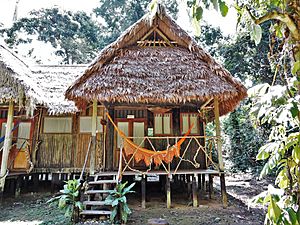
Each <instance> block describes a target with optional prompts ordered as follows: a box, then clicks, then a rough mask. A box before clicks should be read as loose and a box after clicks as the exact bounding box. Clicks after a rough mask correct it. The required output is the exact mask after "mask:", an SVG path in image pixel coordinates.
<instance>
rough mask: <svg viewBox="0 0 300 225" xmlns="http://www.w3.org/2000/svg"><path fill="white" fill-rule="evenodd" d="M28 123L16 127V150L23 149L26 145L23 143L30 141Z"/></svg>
mask: <svg viewBox="0 0 300 225" xmlns="http://www.w3.org/2000/svg"><path fill="white" fill-rule="evenodd" d="M30 127H31V123H30V122H21V123H20V124H19V127H18V141H17V148H18V149H19V148H21V147H23V148H24V147H25V146H26V145H25V144H24V145H23V143H24V141H26V140H28V139H30Z"/></svg>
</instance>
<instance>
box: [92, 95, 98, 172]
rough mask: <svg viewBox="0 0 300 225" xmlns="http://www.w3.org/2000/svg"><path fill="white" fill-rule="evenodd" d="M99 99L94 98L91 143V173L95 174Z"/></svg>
mask: <svg viewBox="0 0 300 225" xmlns="http://www.w3.org/2000/svg"><path fill="white" fill-rule="evenodd" d="M97 107H98V102H97V100H93V115H92V143H91V158H90V174H91V175H94V174H95V164H96V130H97Z"/></svg>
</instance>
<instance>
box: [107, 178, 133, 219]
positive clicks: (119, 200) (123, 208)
mask: <svg viewBox="0 0 300 225" xmlns="http://www.w3.org/2000/svg"><path fill="white" fill-rule="evenodd" d="M127 183H128V182H125V183H123V184H122V183H120V184H118V185H117V186H116V188H115V189H114V190H113V191H111V192H110V194H109V195H108V196H107V198H106V199H105V203H106V204H109V205H111V206H112V207H113V211H112V213H111V215H110V220H111V222H121V223H126V222H127V218H128V215H129V214H131V210H130V209H129V207H128V204H127V199H126V195H127V194H129V193H133V192H134V191H131V189H132V188H133V186H134V185H135V183H132V184H131V185H129V186H128V187H126V185H127Z"/></svg>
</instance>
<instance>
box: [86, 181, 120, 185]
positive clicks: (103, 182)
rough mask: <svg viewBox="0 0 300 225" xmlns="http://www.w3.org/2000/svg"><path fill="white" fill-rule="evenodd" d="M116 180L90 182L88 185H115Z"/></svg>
mask: <svg viewBox="0 0 300 225" xmlns="http://www.w3.org/2000/svg"><path fill="white" fill-rule="evenodd" d="M116 183H117V181H116V180H96V181H90V182H89V184H90V185H97V184H116Z"/></svg>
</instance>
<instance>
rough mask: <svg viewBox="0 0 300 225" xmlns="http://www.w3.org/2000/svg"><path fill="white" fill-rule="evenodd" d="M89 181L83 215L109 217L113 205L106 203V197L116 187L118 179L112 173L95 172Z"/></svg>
mask: <svg viewBox="0 0 300 225" xmlns="http://www.w3.org/2000/svg"><path fill="white" fill-rule="evenodd" d="M90 178H92V179H91V180H90V181H89V182H88V188H87V190H86V191H85V193H84V199H85V200H84V201H83V205H84V207H85V210H83V211H81V213H80V215H81V216H82V217H87V216H91V217H102V216H103V217H108V216H110V214H111V209H112V208H111V205H107V204H105V198H106V196H107V195H108V194H109V193H110V191H111V190H113V189H114V187H115V185H116V183H117V181H116V177H115V176H113V175H111V176H108V175H101V174H95V175H92V176H90Z"/></svg>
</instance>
